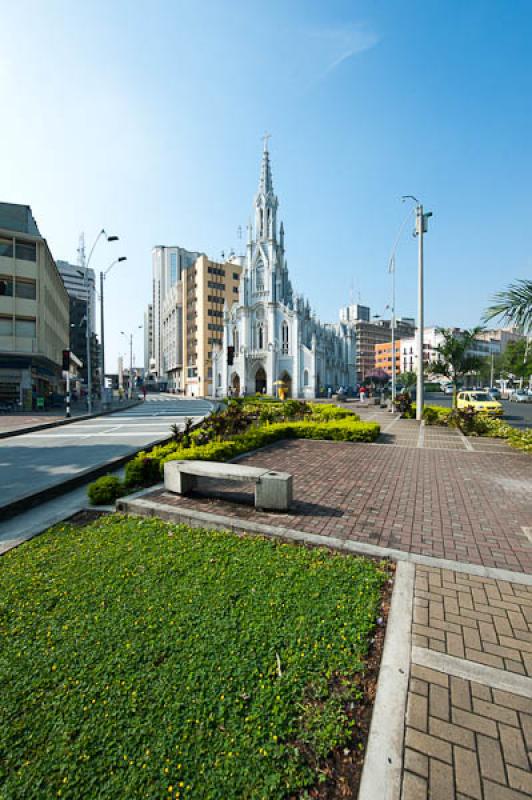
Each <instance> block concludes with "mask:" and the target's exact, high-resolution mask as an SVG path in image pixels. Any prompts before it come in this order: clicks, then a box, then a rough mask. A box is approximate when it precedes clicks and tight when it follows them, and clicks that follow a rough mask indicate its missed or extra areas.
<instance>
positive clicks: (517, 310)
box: [483, 280, 532, 335]
mask: <svg viewBox="0 0 532 800" xmlns="http://www.w3.org/2000/svg"><path fill="white" fill-rule="evenodd" d="M493 300H494V301H495V302H494V303H493V305H491V306H490V307H489V308H487V309H486V311H485V313H484V317H483V320H484V321H485V322H488V321H489V320H492V319H495V318H496V317H500V318H501V321H502V322H503V324H506V325H513V326H515V327H516V328H519V329H520V330H521V331H522V332H523V333H524V334H525V335H528V334H530V333H532V280H519V281H515V283H511V284H510V285H509V286H508V288H507V289H504V290H503V291H501V292H497V294H495V295H494V296H493Z"/></svg>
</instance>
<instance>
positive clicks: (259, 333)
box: [257, 322, 264, 350]
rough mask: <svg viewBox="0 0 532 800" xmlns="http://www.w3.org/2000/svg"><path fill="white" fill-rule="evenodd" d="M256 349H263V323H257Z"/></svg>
mask: <svg viewBox="0 0 532 800" xmlns="http://www.w3.org/2000/svg"><path fill="white" fill-rule="evenodd" d="M257 350H264V325H263V323H262V322H259V323H257Z"/></svg>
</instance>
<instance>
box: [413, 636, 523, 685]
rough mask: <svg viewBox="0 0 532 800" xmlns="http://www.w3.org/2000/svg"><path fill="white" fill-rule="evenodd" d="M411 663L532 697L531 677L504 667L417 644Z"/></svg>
mask: <svg viewBox="0 0 532 800" xmlns="http://www.w3.org/2000/svg"><path fill="white" fill-rule="evenodd" d="M412 664H419V666H421V667H428V668H429V669H434V670H436V671H437V672H443V673H445V675H454V676H455V677H456V678H463V679H464V680H466V681H473V682H474V683H481V684H483V685H484V686H490V687H491V688H492V689H502V690H503V691H504V692H509V693H510V694H518V695H521V697H532V678H528V677H526V675H517V674H516V673H515V672H507V671H506V670H504V669H499V668H495V667H489V666H488V665H487V664H478V663H477V662H476V661H468V660H467V659H465V658H456V656H450V655H447V653H439V652H435V651H434V650H428V649H427V648H425V647H417V646H416V647H413V648H412Z"/></svg>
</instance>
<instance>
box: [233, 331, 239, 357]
mask: <svg viewBox="0 0 532 800" xmlns="http://www.w3.org/2000/svg"><path fill="white" fill-rule="evenodd" d="M239 344H240V342H239V337H238V328H237V327H234V328H233V347H234V348H235V353H238V350H239Z"/></svg>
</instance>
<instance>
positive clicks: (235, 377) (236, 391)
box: [231, 372, 240, 397]
mask: <svg viewBox="0 0 532 800" xmlns="http://www.w3.org/2000/svg"><path fill="white" fill-rule="evenodd" d="M231 389H232V394H233V397H240V375H239V374H238V372H233V374H232V376H231Z"/></svg>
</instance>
